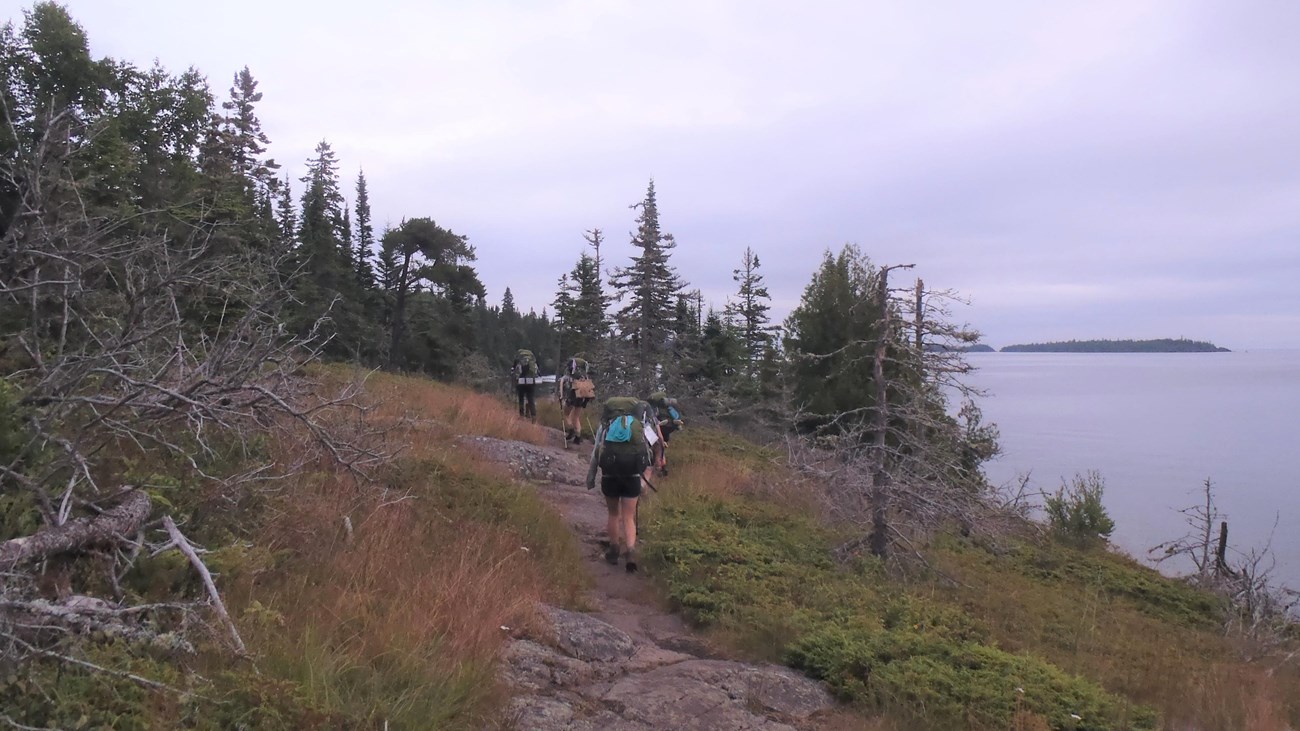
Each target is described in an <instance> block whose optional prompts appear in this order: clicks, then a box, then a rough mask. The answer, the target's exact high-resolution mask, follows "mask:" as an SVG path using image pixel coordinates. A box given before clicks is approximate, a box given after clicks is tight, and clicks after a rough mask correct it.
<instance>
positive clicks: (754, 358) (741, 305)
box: [727, 246, 772, 378]
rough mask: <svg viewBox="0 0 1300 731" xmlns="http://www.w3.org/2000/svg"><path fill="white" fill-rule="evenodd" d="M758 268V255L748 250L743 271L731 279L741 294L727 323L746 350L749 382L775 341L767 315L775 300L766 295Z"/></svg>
mask: <svg viewBox="0 0 1300 731" xmlns="http://www.w3.org/2000/svg"><path fill="white" fill-rule="evenodd" d="M758 268H759V261H758V255H757V254H755V253H754V250H753V249H751V248H749V247H748V246H746V247H745V253H744V255H743V256H742V257H741V261H740V268H739V269H733V270H732V279H733V280H734V281H735V282H736V284H737V285H739V290H738V291H737V292H736V299H735V300H734V301H733V302H729V303H728V304H727V319H728V321H729V322H730V323H731V324H732V325H733V326H734V327H735V328H736V330H737V334H738V336H739V338H740V342H741V344H742V345H743V346H744V349H745V375H746V376H748V377H750V378H753V377H754V375H755V373H756V372H757V370H758V363H759V361H761V360H762V359H763V352H764V350H766V349H767V345H768V341H769V340H771V338H772V335H771V328H770V327H769V326H768V315H767V313H768V311H769V310H771V309H772V305H771V302H772V296H771V295H769V294H768V293H767V286H766V285H765V284H763V275H762V274H760V273H759V271H758Z"/></svg>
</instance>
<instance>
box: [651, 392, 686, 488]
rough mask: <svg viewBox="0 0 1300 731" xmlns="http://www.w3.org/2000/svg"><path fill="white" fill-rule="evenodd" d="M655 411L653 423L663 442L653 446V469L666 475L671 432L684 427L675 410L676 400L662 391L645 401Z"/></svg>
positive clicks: (679, 413)
mask: <svg viewBox="0 0 1300 731" xmlns="http://www.w3.org/2000/svg"><path fill="white" fill-rule="evenodd" d="M646 401H648V402H649V403H650V405H651V406H653V407H654V409H655V423H656V424H657V425H658V426H659V434H660V436H662V437H663V441H662V442H659V443H657V444H655V449H654V460H655V461H654V467H655V469H657V470H659V474H661V475H664V476H667V475H668V440H669V438H671V437H672V435H673V432H675V431H677V430H678V429H681V428H682V426H684V420H683V418H682V414H681V412H680V411H678V410H677V399H675V398H668V394H666V393H664V392H663V391H655V392H654V393H652V394H650V396H649V398H647V399H646Z"/></svg>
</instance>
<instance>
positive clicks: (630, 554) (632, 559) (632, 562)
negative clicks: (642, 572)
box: [623, 550, 637, 574]
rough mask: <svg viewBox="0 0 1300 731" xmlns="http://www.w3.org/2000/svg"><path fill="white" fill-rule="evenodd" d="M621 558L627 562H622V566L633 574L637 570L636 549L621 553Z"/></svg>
mask: <svg viewBox="0 0 1300 731" xmlns="http://www.w3.org/2000/svg"><path fill="white" fill-rule="evenodd" d="M623 558H625V559H626V560H627V563H626V564H624V566H623V568H625V569H627V572H628V573H629V574H635V573H636V570H637V565H636V551H635V550H629V551H627V552H626V553H624V554H623Z"/></svg>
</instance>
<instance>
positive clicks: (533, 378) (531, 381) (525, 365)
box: [510, 348, 537, 419]
mask: <svg viewBox="0 0 1300 731" xmlns="http://www.w3.org/2000/svg"><path fill="white" fill-rule="evenodd" d="M510 373H511V374H513V375H514V379H515V395H516V396H517V397H518V398H519V415H520V416H522V417H524V418H527V419H536V418H537V358H536V357H535V356H534V355H533V351H531V350H528V349H527V348H520V349H519V350H517V351H515V362H514V365H513V366H511V368H510Z"/></svg>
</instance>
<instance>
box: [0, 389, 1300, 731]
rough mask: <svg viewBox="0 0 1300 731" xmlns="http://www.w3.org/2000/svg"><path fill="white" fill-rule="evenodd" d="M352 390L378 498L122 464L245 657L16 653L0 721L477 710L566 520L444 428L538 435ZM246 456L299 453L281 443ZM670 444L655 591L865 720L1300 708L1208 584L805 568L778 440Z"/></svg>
mask: <svg viewBox="0 0 1300 731" xmlns="http://www.w3.org/2000/svg"><path fill="white" fill-rule="evenodd" d="M329 373H330V376H331V377H332V378H335V379H342V378H347V377H350V376H351V374H350V373H349V372H346V371H343V370H333V371H330V372H329ZM367 394H368V398H370V399H371V400H372V401H373V402H374V403H376V404H377V408H376V409H375V410H374V411H373V412H372V413H370V414H369V415H368V416H367V417H366V421H367V422H368V423H370V424H380V425H387V426H388V427H390V431H389V432H388V433H387V434H386V436H385V439H386V441H387V443H388V445H389V446H399V445H400V446H401V447H402V448H403V450H402V453H401V455H400V456H399V457H398V458H397V459H396V460H394V461H393V462H392V463H391V464H389V465H388V466H387V467H386V468H385V469H384V470H382V471H381V474H380V475H378V477H379V478H380V479H379V485H380V488H381V489H378V490H376V489H374V488H373V487H368V488H363V487H361V486H360V485H358V484H357V483H356V481H355V480H353V479H352V477H351V476H349V475H347V474H345V473H341V472H339V471H337V470H334V469H332V468H330V467H328V466H327V465H326V464H325V463H323V462H311V461H310V460H309V462H308V470H307V471H306V472H305V473H304V474H303V475H301V476H300V477H298V478H294V479H293V480H291V481H288V482H285V483H282V484H280V485H279V486H278V489H277V490H276V491H275V492H274V493H270V494H266V495H261V496H258V497H255V498H250V499H247V500H244V501H241V502H239V503H237V504H233V505H225V503H224V502H223V501H221V500H219V499H216V498H215V497H214V496H210V495H205V494H203V492H202V489H201V488H200V487H199V486H198V483H197V482H196V481H194V480H192V479H190V478H187V477H186V476H185V475H183V474H181V473H180V472H178V471H177V468H176V466H174V465H156V464H153V465H150V464H146V463H144V462H141V463H131V464H128V463H127V462H125V461H124V464H123V470H124V474H130V475H131V476H132V478H133V479H134V478H136V477H140V478H141V479H139V480H137V481H138V482H140V483H147V484H151V485H154V486H156V487H155V488H154V489H155V494H157V495H158V496H159V497H161V498H164V499H166V500H168V501H169V502H170V504H171V507H170V508H167V509H168V512H172V513H175V514H181V515H188V516H189V523H188V524H187V529H188V530H189V531H190V533H191V535H192V536H195V537H196V539H197V540H201V541H202V542H204V543H205V544H206V545H208V546H210V547H214V548H216V550H214V551H213V552H212V553H211V554H209V555H208V559H207V560H208V562H209V565H210V566H212V568H213V569H214V570H216V571H218V572H220V576H219V578H218V582H219V584H220V586H221V588H222V590H223V591H224V592H225V594H226V599H227V603H228V604H229V606H230V609H231V611H232V614H234V615H235V617H236V620H237V622H238V624H239V626H240V629H241V632H242V633H243V635H244V639H245V642H246V643H247V644H248V646H249V647H250V648H254V652H255V657H254V661H255V663H256V670H254V668H253V666H252V665H250V664H248V663H234V664H232V663H230V662H229V659H228V655H225V654H224V653H221V652H218V651H217V649H216V646H217V645H218V644H220V638H219V637H214V638H212V639H211V640H210V642H209V643H208V644H209V646H208V647H205V648H203V651H202V652H201V654H200V656H199V658H198V659H197V660H196V661H193V662H192V663H191V664H192V667H191V668H190V669H193V670H197V671H198V673H199V675H198V676H196V675H194V674H188V673H186V672H183V670H182V668H181V667H180V666H179V665H178V664H177V663H176V662H175V661H173V660H172V659H169V658H167V657H165V656H159V655H156V654H150V653H148V652H143V651H136V650H132V649H130V648H126V647H122V646H116V645H96V646H95V647H94V649H92V651H91V654H90V655H89V659H91V660H92V661H94V662H97V663H99V664H102V665H105V666H109V667H112V668H115V669H120V670H130V671H133V672H137V673H140V674H142V675H146V676H148V677H151V678H156V679H160V680H162V681H164V682H167V683H169V684H171V685H173V686H177V687H181V688H188V689H191V690H194V691H195V692H194V693H193V694H192V695H189V696H187V697H184V698H182V697H179V696H177V695H175V694H172V693H153V692H148V691H146V690H144V689H142V688H140V687H139V686H138V685H136V684H134V683H132V682H131V681H129V680H126V679H123V678H120V677H114V676H107V675H104V674H101V673H83V672H78V671H76V670H69V669H67V668H64V669H61V670H56V668H55V666H54V665H53V664H37V665H34V666H31V667H29V668H28V669H27V670H25V671H23V672H18V673H11V674H9V675H7V676H5V677H0V697H2V698H4V699H5V700H6V703H5V707H4V712H5V713H6V714H7V715H9V716H10V717H12V718H13V720H14V721H16V722H18V723H23V724H27V725H30V726H49V727H60V728H114V729H151V728H157V729H162V728H174V727H176V723H177V722H176V721H175V719H180V720H179V723H180V725H181V727H185V728H202V729H217V728H231V727H236V726H238V725H241V724H242V725H244V726H245V727H249V728H265V729H277V728H283V729H290V728H292V729H298V728H302V729H312V728H316V729H325V728H329V729H335V728H337V729H350V728H358V727H381V726H382V723H383V721H388V722H389V723H390V725H391V727H392V728H482V727H484V726H485V725H487V724H489V723H490V722H491V716H492V712H493V711H494V710H495V708H497V707H498V705H499V703H500V700H501V695H500V693H501V691H500V689H499V688H497V687H496V686H495V684H494V683H493V682H492V677H491V666H492V661H493V659H494V657H495V655H496V652H497V650H498V649H499V647H500V644H501V642H502V640H503V638H504V636H505V635H506V634H507V632H506V631H504V630H502V629H501V627H502V626H507V627H511V628H519V627H521V626H527V624H528V623H529V622H530V621H531V620H532V618H531V616H530V615H531V606H532V602H533V601H535V600H537V599H545V600H547V601H552V602H556V603H560V604H573V603H574V602H576V600H577V599H576V598H577V595H578V593H579V592H580V590H581V584H580V582H581V579H580V578H578V577H581V576H582V572H581V570H579V568H578V563H579V561H578V556H577V555H576V553H575V548H574V545H573V542H572V540H571V538H570V536H569V535H568V532H567V530H566V528H565V527H564V526H563V525H562V523H560V521H559V520H558V519H557V518H556V517H555V516H554V515H553V514H552V513H551V512H550V511H548V510H547V509H546V508H545V507H544V506H543V505H542V504H541V503H540V501H539V500H537V499H536V497H535V495H534V494H533V493H532V492H531V491H529V490H520V489H518V488H517V486H515V485H513V484H511V482H510V481H509V479H508V476H507V475H505V474H504V473H503V472H502V471H501V470H500V469H499V468H497V467H495V466H492V465H488V464H484V463H481V462H479V461H477V460H475V459H473V458H472V456H470V455H468V454H467V453H466V452H465V451H464V450H463V449H458V448H457V446H456V442H455V441H454V437H455V435H457V434H482V435H487V436H495V437H500V438H505V439H522V440H524V441H533V442H540V441H541V440H542V439H543V435H542V432H541V431H540V430H538V429H536V428H535V427H532V426H531V425H528V424H526V423H522V422H520V421H519V420H518V419H516V418H515V417H514V415H513V413H512V412H513V409H512V407H511V406H509V405H504V404H502V403H501V402H500V401H497V400H495V399H492V398H488V397H484V396H479V395H474V394H470V393H468V392H466V391H463V390H459V389H456V388H452V387H449V386H444V385H440V384H436V383H432V382H429V381H425V380H421V379H410V378H400V377H392V376H386V375H375V376H372V377H371V380H370V382H369V384H368V387H367ZM542 406H543V413H549V412H548V411H547V410H546V409H548V408H549V407H548V406H547V405H545V404H542ZM552 416H553V417H555V419H554V420H555V421H557V422H558V413H556V414H552ZM265 449H266V450H267V451H268V452H269V453H271V454H273V455H274V456H276V457H277V458H278V459H280V460H281V461H292V460H300V459H303V458H304V457H307V456H309V455H306V454H305V453H304V452H303V449H302V447H301V445H295V444H289V443H276V444H267V445H265ZM672 462H673V476H672V478H670V479H669V480H666V481H664V482H663V483H662V485H661V487H662V488H663V489H662V492H661V493H660V494H659V495H658V496H657V497H656V498H655V499H654V500H653V501H651V504H650V506H649V508H650V509H649V510H647V511H646V512H644V513H643V520H644V521H645V524H646V525H645V528H646V530H645V538H646V544H645V547H646V552H647V554H649V556H648V558H649V559H650V560H652V561H653V562H654V563H655V564H656V572H655V573H656V575H657V576H658V577H659V578H660V580H661V584H662V586H663V589H664V591H665V593H666V594H667V595H668V596H669V597H671V598H672V599H673V600H674V601H675V602H677V603H678V604H679V605H680V606H681V607H682V608H683V609H684V610H685V611H686V613H687V614H688V615H690V616H691V617H692V618H693V619H695V620H696V621H697V622H699V623H701V624H704V625H706V626H708V627H711V628H712V631H713V632H714V633H715V634H717V635H718V636H719V637H720V638H721V639H723V640H724V641H726V642H729V643H730V644H731V645H732V646H734V647H735V648H736V649H737V651H739V652H741V653H742V654H748V655H752V656H755V657H760V658H765V659H772V660H778V661H785V662H789V663H791V664H794V665H796V666H799V667H802V668H804V669H805V670H806V671H808V672H810V673H813V674H815V675H818V676H821V677H825V678H826V679H827V681H828V682H829V683H830V684H831V685H832V686H833V687H834V688H836V689H837V690H838V691H839V692H840V693H841V694H842V695H843V696H844V697H846V698H849V699H851V700H853V701H855V703H856V704H858V705H859V706H861V707H862V708H864V709H866V711H867V712H868V713H870V714H883V719H884V720H883V721H882V722H878V723H877V727H880V728H890V727H893V728H957V727H975V728H978V727H984V728H1020V729H1041V728H1049V727H1055V728H1108V727H1124V726H1125V725H1127V726H1129V727H1133V728H1142V727H1149V726H1151V725H1152V724H1153V723H1155V722H1156V721H1155V714H1159V723H1160V724H1161V725H1166V726H1168V727H1174V726H1176V724H1177V723H1178V722H1182V721H1193V720H1194V721H1196V722H1197V723H1198V727H1199V728H1204V729H1229V728H1259V729H1270V728H1282V723H1283V719H1290V722H1291V723H1292V724H1293V725H1296V724H1297V723H1298V722H1300V718H1298V716H1300V700H1297V699H1300V680H1297V678H1296V676H1295V674H1294V672H1293V671H1292V674H1289V675H1285V674H1283V673H1281V672H1280V673H1278V674H1277V675H1274V676H1272V677H1269V676H1267V675H1266V670H1267V667H1268V666H1267V664H1264V663H1257V664H1246V663H1242V662H1239V661H1238V660H1237V659H1236V658H1238V657H1239V656H1240V655H1239V654H1238V653H1237V652H1235V649H1236V648H1234V647H1232V646H1231V644H1230V643H1229V642H1228V641H1226V640H1224V639H1223V638H1222V637H1221V636H1220V633H1218V632H1217V631H1215V627H1216V626H1217V625H1216V619H1215V613H1216V611H1217V607H1216V605H1215V604H1214V603H1213V602H1212V601H1210V600H1209V599H1207V598H1206V597H1204V596H1203V595H1199V594H1197V593H1195V592H1192V591H1189V590H1187V589H1186V588H1184V587H1182V586H1180V585H1179V584H1177V583H1175V582H1171V581H1168V580H1166V579H1163V578H1162V577H1160V576H1159V575H1157V574H1155V573H1154V572H1151V571H1149V570H1147V569H1145V568H1142V567H1140V566H1137V565H1135V564H1133V563H1132V562H1131V561H1128V560H1126V559H1123V558H1121V557H1117V556H1111V555H1107V554H1098V553H1092V554H1084V553H1079V552H1077V551H1073V550H1071V549H1067V548H1063V547H1059V546H1054V545H1050V544H1045V545H1032V544H1027V543H1021V544H1006V545H1001V546H996V547H995V546H992V545H987V544H981V543H978V542H972V541H969V540H963V539H958V538H955V537H945V538H942V539H940V540H937V541H935V543H934V544H933V545H932V546H930V547H929V548H928V549H927V550H928V558H929V559H930V561H931V562H932V563H933V564H934V565H936V566H937V567H938V568H940V569H941V570H942V571H943V572H945V573H946V574H947V575H949V576H953V577H955V578H957V579H959V580H960V582H961V584H962V585H961V586H959V587H956V588H954V587H953V586H952V585H951V584H948V583H944V582H939V581H935V580H931V579H928V578H925V577H922V578H914V579H910V580H906V581H903V580H899V579H897V578H893V577H889V576H887V575H885V574H884V572H882V571H881V570H880V568H879V566H878V565H877V564H876V563H875V562H873V561H870V560H861V561H858V562H856V563H853V564H851V565H849V566H839V565H836V564H834V563H832V562H830V561H829V560H827V555H828V548H829V547H830V546H833V545H835V544H836V543H838V542H839V541H840V540H842V539H843V538H844V537H845V536H844V534H842V533H839V532H837V531H835V530H833V529H830V528H828V527H826V526H825V525H823V524H822V523H820V522H819V521H818V520H816V519H815V518H814V516H815V515H816V514H817V509H816V506H815V504H814V501H813V500H812V499H811V496H810V491H809V490H807V489H806V488H805V487H801V486H799V485H798V484H796V483H794V482H793V481H792V480H791V479H790V477H789V475H787V474H786V473H785V472H784V471H783V469H782V468H781V467H780V465H779V460H777V459H776V456H775V455H773V454H770V453H767V452H765V451H764V450H762V449H759V448H757V447H754V446H753V445H751V444H749V443H746V442H744V441H742V440H739V439H736V438H733V437H730V436H728V435H724V434H722V433H719V432H712V431H708V430H701V429H694V428H693V429H690V430H687V431H685V432H683V433H681V434H679V435H678V436H677V438H676V439H674V442H673V449H672ZM144 476H147V479H145V477H144ZM345 516H346V517H348V518H350V520H351V524H352V526H353V532H352V535H351V537H348V535H347V534H346V532H345V529H344V527H343V518H344V517H345ZM219 546H225V547H222V548H217V547H219ZM523 547H527V548H528V549H529V550H528V551H523V550H521V548H523ZM124 585H125V586H126V587H127V590H128V591H129V592H131V593H132V594H134V595H136V596H138V597H140V598H145V599H152V600H161V599H164V598H165V597H166V596H167V595H168V594H169V593H170V592H173V591H181V592H186V593H189V594H191V595H195V596H197V595H200V594H201V589H200V588H199V587H198V586H197V584H196V582H195V580H194V578H193V575H192V572H191V571H190V569H189V568H188V567H187V566H186V565H185V564H184V562H183V560H181V559H179V557H178V556H177V555H176V554H174V553H165V554H161V555H160V556H158V557H156V558H152V559H146V560H143V561H141V563H140V564H139V566H138V567H137V569H136V570H135V571H134V572H133V573H132V574H130V575H128V576H127V577H126V578H125V579H124ZM200 676H201V677H200ZM1017 689H1023V692H1019V691H1018V690H1017ZM1288 699H1289V700H1288ZM1288 702H1289V703H1290V705H1289V706H1288V705H1286V703H1288ZM1070 714H1075V715H1078V716H1080V718H1079V719H1077V720H1076V719H1074V718H1072V717H1071V716H1070ZM1288 714H1289V715H1288ZM864 723H866V722H864Z"/></svg>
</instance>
